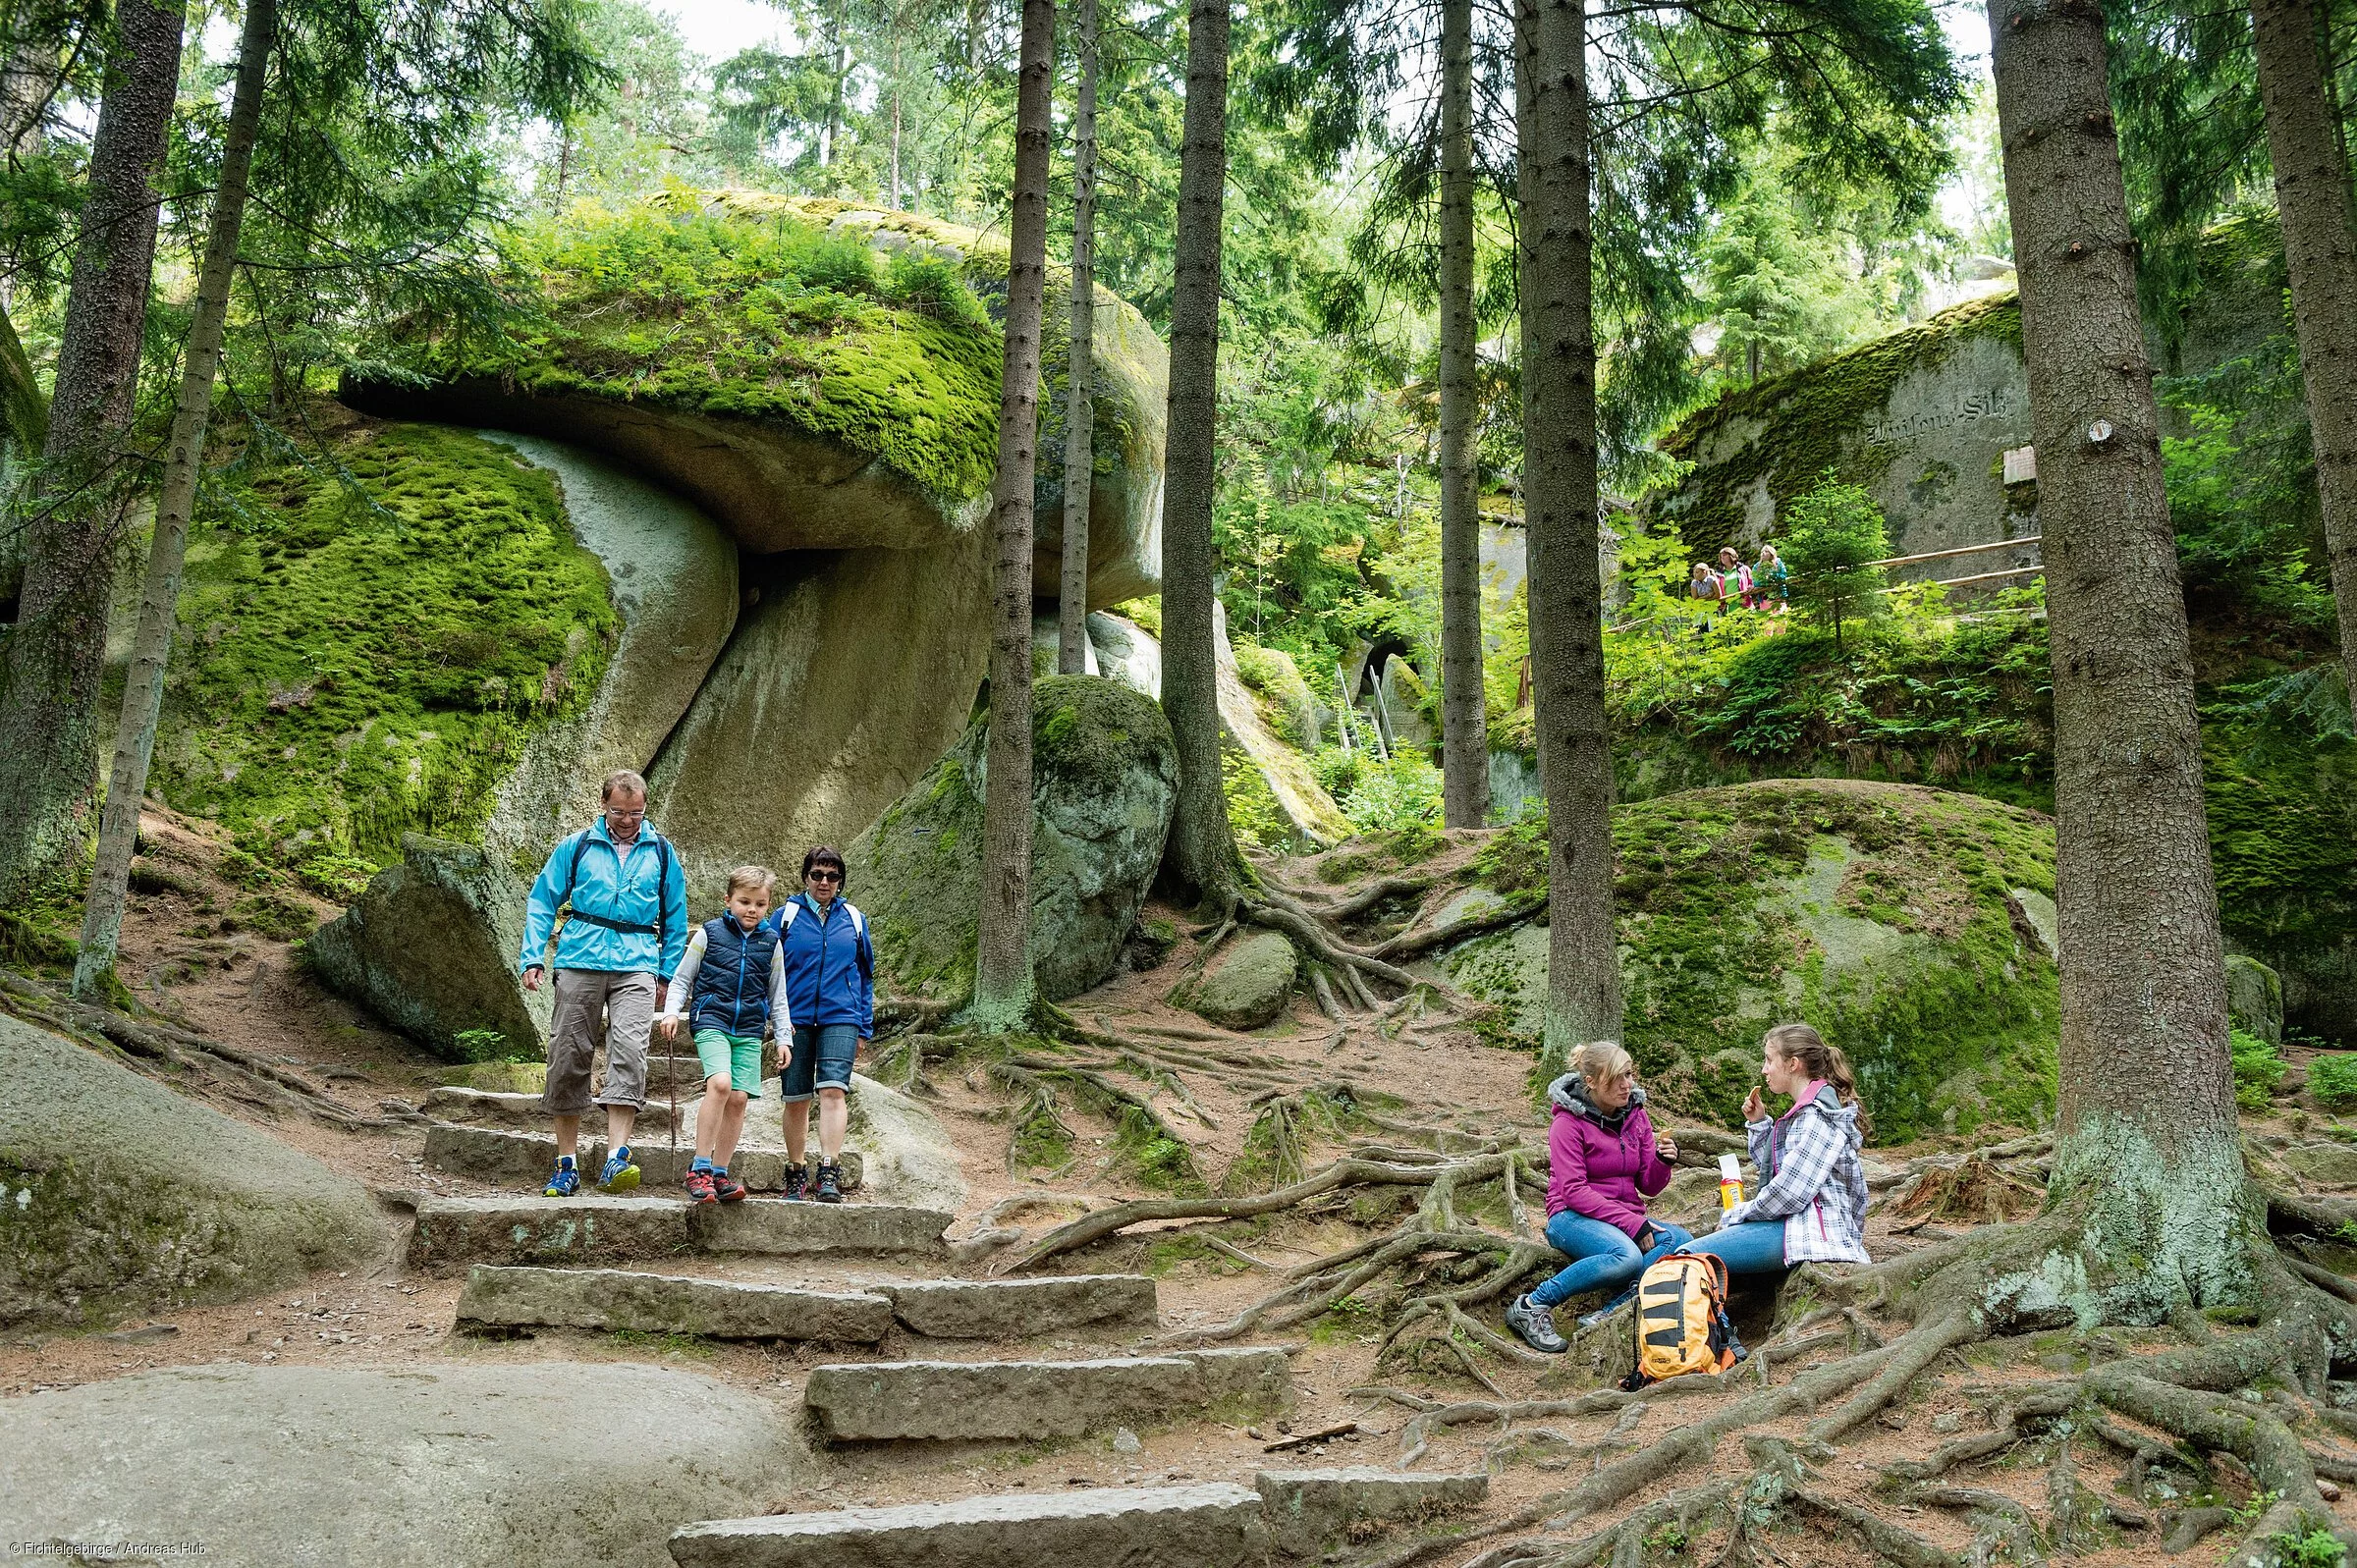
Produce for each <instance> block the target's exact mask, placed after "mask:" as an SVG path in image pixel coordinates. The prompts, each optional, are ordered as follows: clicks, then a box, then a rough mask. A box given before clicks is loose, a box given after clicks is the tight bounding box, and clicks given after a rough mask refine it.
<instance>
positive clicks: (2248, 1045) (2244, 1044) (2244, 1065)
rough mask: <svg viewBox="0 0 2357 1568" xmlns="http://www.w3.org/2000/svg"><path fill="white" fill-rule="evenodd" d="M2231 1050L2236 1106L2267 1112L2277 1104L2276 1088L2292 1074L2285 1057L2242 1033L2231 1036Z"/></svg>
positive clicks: (2253, 1037) (2238, 1030)
mask: <svg viewBox="0 0 2357 1568" xmlns="http://www.w3.org/2000/svg"><path fill="white" fill-rule="evenodd" d="M2228 1049H2229V1050H2230V1051H2231V1053H2232V1054H2233V1058H2234V1103H2235V1104H2236V1105H2238V1106H2240V1107H2241V1108H2243V1109H2245V1110H2265V1109H2266V1108H2268V1107H2269V1106H2271V1105H2273V1104H2274V1103H2275V1085H2277V1084H2279V1083H2281V1082H2282V1081H2283V1074H2284V1073H2285V1072H2287V1071H2289V1070H2290V1068H2289V1066H2288V1064H2287V1063H2285V1061H2284V1060H2283V1055H2282V1053H2280V1052H2278V1051H2277V1050H2275V1047H2274V1046H2271V1045H2269V1044H2268V1043H2267V1042H2266V1041H2264V1040H2262V1039H2260V1038H2259V1037H2258V1036H2257V1035H2254V1034H2248V1033H2245V1032H2244V1031H2243V1030H2240V1029H2237V1030H2234V1031H2233V1032H2232V1035H2231V1036H2230V1038H2229V1042H2228Z"/></svg>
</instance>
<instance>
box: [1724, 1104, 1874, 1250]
mask: <svg viewBox="0 0 2357 1568" xmlns="http://www.w3.org/2000/svg"><path fill="white" fill-rule="evenodd" d="M1743 1130H1744V1132H1745V1133H1746V1134H1748V1135H1749V1138H1750V1142H1751V1162H1752V1163H1753V1164H1755V1165H1757V1166H1758V1167H1759V1168H1760V1170H1761V1171H1762V1172H1763V1173H1764V1175H1765V1180H1764V1182H1763V1184H1762V1185H1761V1187H1760V1190H1759V1191H1758V1192H1757V1193H1756V1194H1754V1195H1753V1196H1752V1198H1751V1200H1750V1201H1749V1202H1747V1203H1740V1204H1737V1205H1735V1207H1734V1208H1732V1209H1729V1210H1727V1212H1726V1213H1725V1214H1723V1215H1721V1216H1720V1217H1719V1225H1720V1228H1721V1229H1725V1228H1726V1227H1727V1226H1728V1225H1739V1224H1744V1223H1746V1222H1748V1221H1752V1220H1761V1219H1781V1220H1782V1221H1783V1222H1784V1262H1785V1263H1786V1264H1797V1263H1866V1262H1868V1261H1869V1258H1868V1255H1867V1252H1866V1168H1865V1166H1864V1165H1863V1164H1862V1163H1861V1162H1860V1161H1859V1159H1858V1146H1859V1144H1860V1142H1862V1139H1861V1137H1860V1135H1859V1132H1858V1108H1857V1107H1856V1106H1854V1105H1851V1106H1845V1105H1843V1104H1841V1101H1840V1097H1839V1096H1838V1095H1836V1094H1835V1093H1834V1092H1833V1091H1832V1089H1831V1088H1830V1087H1828V1086H1827V1085H1824V1084H1822V1083H1821V1084H1818V1085H1816V1086H1815V1092H1814V1093H1812V1094H1810V1095H1809V1097H1808V1098H1807V1099H1805V1100H1803V1101H1802V1102H1801V1103H1800V1104H1799V1105H1797V1106H1794V1107H1793V1108H1791V1109H1790V1110H1789V1111H1786V1112H1785V1113H1784V1115H1783V1116H1782V1117H1781V1119H1770V1118H1768V1117H1762V1118H1761V1119H1760V1120H1758V1121H1753V1122H1746V1123H1745V1124H1744V1128H1743Z"/></svg>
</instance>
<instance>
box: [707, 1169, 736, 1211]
mask: <svg viewBox="0 0 2357 1568" xmlns="http://www.w3.org/2000/svg"><path fill="white" fill-rule="evenodd" d="M712 1193H713V1196H715V1197H716V1198H718V1199H719V1200H720V1201H721V1202H722V1203H742V1202H744V1183H743V1182H741V1181H739V1180H738V1179H737V1178H736V1177H735V1176H732V1175H730V1174H729V1173H728V1172H727V1171H725V1170H715V1171H714V1172H712Z"/></svg>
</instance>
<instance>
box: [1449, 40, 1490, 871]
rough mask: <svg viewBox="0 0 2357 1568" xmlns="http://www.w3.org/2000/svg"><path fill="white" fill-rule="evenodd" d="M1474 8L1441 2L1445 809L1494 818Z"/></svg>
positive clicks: (1463, 820)
mask: <svg viewBox="0 0 2357 1568" xmlns="http://www.w3.org/2000/svg"><path fill="white" fill-rule="evenodd" d="M1475 336H1476V333H1475V327H1474V322H1473V0H1441V806H1442V820H1443V821H1444V822H1445V823H1446V824H1447V825H1448V826H1450V827H1452V828H1478V827H1480V826H1481V824H1482V821H1483V819H1484V818H1486V817H1487V816H1488V815H1489V811H1490V727H1489V715H1488V712H1487V707H1486V702H1485V698H1484V693H1483V689H1482V670H1481V507H1480V498H1479V494H1478V485H1477V482H1476V481H1477V479H1478V472H1477V469H1476V464H1475V462H1474V458H1473V414H1474V409H1475V406H1476V396H1475V388H1474V376H1475V366H1474V359H1473V356H1474V352H1475V349H1474V342H1475Z"/></svg>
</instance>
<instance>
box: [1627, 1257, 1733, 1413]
mask: <svg viewBox="0 0 2357 1568" xmlns="http://www.w3.org/2000/svg"><path fill="white" fill-rule="evenodd" d="M1738 1353H1739V1347H1738V1345H1737V1343H1736V1340H1735V1327H1734V1325H1733V1324H1731V1323H1729V1322H1728V1321H1727V1264H1726V1262H1725V1261H1724V1260H1723V1259H1720V1258H1716V1257H1714V1256H1712V1255H1711V1254H1709V1253H1707V1252H1673V1253H1670V1254H1668V1255H1666V1256H1665V1257H1663V1258H1662V1259H1660V1260H1659V1261H1658V1262H1656V1263H1655V1264H1654V1265H1653V1266H1652V1267H1651V1268H1649V1269H1647V1270H1646V1271H1645V1272H1644V1274H1643V1276H1642V1277H1641V1278H1639V1279H1638V1281H1637V1366H1636V1370H1635V1371H1634V1372H1632V1373H1630V1374H1629V1375H1628V1377H1627V1378H1625V1379H1622V1380H1621V1383H1620V1386H1621V1387H1622V1388H1624V1389H1627V1390H1628V1391H1630V1392H1632V1393H1633V1392H1635V1391H1636V1390H1637V1389H1639V1388H1642V1387H1644V1386H1645V1385H1646V1384H1648V1383H1656V1382H1660V1381H1661V1380H1662V1379H1665V1378H1682V1377H1684V1376H1686V1375H1687V1374H1689V1373H1697V1372H1705V1373H1709V1374H1711V1375H1712V1376H1713V1377H1716V1376H1718V1375H1719V1374H1720V1373H1723V1372H1725V1371H1727V1369H1728V1368H1729V1367H1732V1366H1733V1365H1734V1364H1735V1361H1736V1359H1737V1356H1738Z"/></svg>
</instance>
